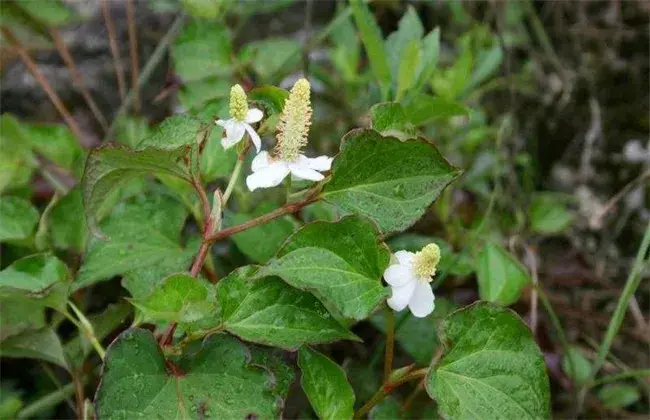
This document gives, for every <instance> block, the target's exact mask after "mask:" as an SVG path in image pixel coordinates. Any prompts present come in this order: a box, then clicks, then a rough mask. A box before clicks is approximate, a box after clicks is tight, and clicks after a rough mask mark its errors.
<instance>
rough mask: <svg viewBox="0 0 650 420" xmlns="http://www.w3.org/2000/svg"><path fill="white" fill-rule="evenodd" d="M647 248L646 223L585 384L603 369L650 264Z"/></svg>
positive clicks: (583, 392)
mask: <svg viewBox="0 0 650 420" xmlns="http://www.w3.org/2000/svg"><path fill="white" fill-rule="evenodd" d="M648 248H650V223H648V226H647V227H646V230H645V234H644V235H643V239H642V240H641V246H640V247H639V250H638V252H637V254H636V258H635V259H634V265H633V266H632V271H630V274H629V275H628V277H627V280H626V282H625V287H624V288H623V292H622V293H621V296H620V297H619V299H618V303H617V305H616V310H615V311H614V315H612V318H611V319H610V321H609V326H608V327H607V332H606V333H605V339H604V340H603V343H602V344H601V346H600V350H599V351H598V354H597V355H596V360H595V362H594V364H593V367H592V369H591V373H590V375H589V380H588V381H586V382H587V383H588V382H591V381H592V380H593V379H594V377H595V376H596V374H597V373H598V371H599V370H600V368H602V367H603V364H604V363H605V359H606V358H607V354H608V353H609V350H610V348H611V347H612V343H613V342H614V338H615V337H616V334H617V333H618V330H619V329H620V328H621V324H622V323H623V318H625V312H626V311H627V307H628V305H629V302H630V299H631V298H632V297H633V296H634V292H636V289H637V288H638V287H639V284H640V283H641V273H642V271H643V268H644V266H645V265H647V264H648V263H650V257H648V258H647V259H646V255H647V254H648ZM587 389H588V388H587V387H586V386H583V388H582V389H581V390H580V395H579V400H578V402H579V408H582V404H583V402H584V399H585V397H586V394H587Z"/></svg>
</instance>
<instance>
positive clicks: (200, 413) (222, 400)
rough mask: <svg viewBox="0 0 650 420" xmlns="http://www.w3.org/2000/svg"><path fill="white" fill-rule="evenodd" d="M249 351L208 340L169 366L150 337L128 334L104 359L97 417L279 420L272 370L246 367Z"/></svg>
mask: <svg viewBox="0 0 650 420" xmlns="http://www.w3.org/2000/svg"><path fill="white" fill-rule="evenodd" d="M250 351H251V350H249V349H247V348H246V346H244V345H243V344H241V343H240V342H239V341H237V340H236V339H234V338H232V337H228V336H226V335H211V336H209V337H208V338H206V339H205V341H204V342H203V344H202V346H201V348H200V350H199V351H198V352H196V353H193V354H187V355H185V356H184V357H183V358H181V359H180V360H179V361H171V360H166V359H165V356H164V355H163V353H162V351H161V350H160V347H159V346H158V343H157V342H156V339H155V338H154V336H153V335H152V334H151V333H150V332H149V331H145V330H142V329H139V328H133V329H130V330H127V331H125V332H124V333H122V334H121V335H120V336H119V337H118V338H117V339H116V340H115V341H114V342H113V344H111V346H110V347H109V348H108V351H107V353H106V360H105V361H104V371H103V375H102V381H101V383H100V385H99V389H98V390H97V394H96V397H95V409H96V412H97V417H98V418H100V419H124V418H163V419H177V418H205V417H212V418H218V419H231V418H240V419H243V418H247V417H249V418H250V417H254V418H260V419H268V418H277V417H278V416H279V412H280V409H281V405H282V398H284V396H285V395H281V394H278V393H277V391H276V389H277V388H276V386H275V380H274V376H273V374H272V373H271V372H272V371H273V370H272V369H269V368H267V367H266V366H264V365H258V364H255V365H254V364H252V363H251V362H250V360H251V355H250Z"/></svg>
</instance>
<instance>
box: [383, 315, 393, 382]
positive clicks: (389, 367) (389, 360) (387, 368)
mask: <svg viewBox="0 0 650 420" xmlns="http://www.w3.org/2000/svg"><path fill="white" fill-rule="evenodd" d="M394 351H395V315H394V314H393V310H392V309H391V308H390V307H388V306H386V355H385V356H384V382H388V378H389V377H390V373H391V372H392V371H393V354H394Z"/></svg>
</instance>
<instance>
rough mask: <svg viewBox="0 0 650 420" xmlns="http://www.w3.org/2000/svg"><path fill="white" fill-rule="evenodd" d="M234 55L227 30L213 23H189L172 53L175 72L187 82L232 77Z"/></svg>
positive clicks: (205, 21)
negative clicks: (215, 77)
mask: <svg viewBox="0 0 650 420" xmlns="http://www.w3.org/2000/svg"><path fill="white" fill-rule="evenodd" d="M231 54H232V41H231V34H230V32H229V31H228V28H227V26H226V25H218V24H215V22H212V21H209V20H197V19H193V20H190V21H188V23H187V24H186V25H185V26H184V27H183V32H181V34H180V35H179V36H178V38H177V39H176V42H174V45H173V46H172V49H171V56H172V60H173V62H174V69H175V71H176V73H177V74H178V75H179V76H180V77H181V78H182V79H183V81H184V82H191V81H195V80H201V79H205V78H207V77H213V76H225V75H227V74H229V73H230V72H231V68H230V55H231Z"/></svg>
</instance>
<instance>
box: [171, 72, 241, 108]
mask: <svg viewBox="0 0 650 420" xmlns="http://www.w3.org/2000/svg"><path fill="white" fill-rule="evenodd" d="M229 93H230V81H229V80H228V79H225V78H223V77H219V76H217V77H209V78H206V79H202V80H196V81H193V82H188V83H185V84H184V85H183V87H182V88H181V90H180V92H179V93H178V99H179V100H180V102H181V105H182V106H183V107H184V108H187V109H190V110H194V111H199V110H200V108H202V107H204V106H205V104H206V102H209V101H212V100H215V99H217V100H225V101H226V103H227V98H228V95H229Z"/></svg>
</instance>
